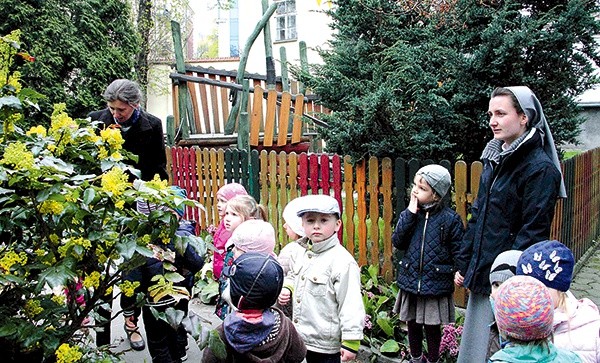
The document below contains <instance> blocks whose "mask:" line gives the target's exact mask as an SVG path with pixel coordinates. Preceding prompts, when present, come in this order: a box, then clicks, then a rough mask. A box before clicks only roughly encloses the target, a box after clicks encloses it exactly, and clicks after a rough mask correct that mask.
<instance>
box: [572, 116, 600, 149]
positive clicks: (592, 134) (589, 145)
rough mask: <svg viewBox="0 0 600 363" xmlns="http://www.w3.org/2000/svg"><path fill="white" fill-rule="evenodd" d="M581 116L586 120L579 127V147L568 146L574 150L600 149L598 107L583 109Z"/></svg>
mask: <svg viewBox="0 0 600 363" xmlns="http://www.w3.org/2000/svg"><path fill="white" fill-rule="evenodd" d="M581 115H582V116H584V117H585V118H586V119H587V120H586V121H585V122H584V123H583V124H582V125H581V133H580V134H579V137H577V140H578V141H579V143H580V144H579V145H569V147H568V148H570V149H575V150H590V149H594V148H597V147H600V105H598V106H595V107H585V108H584V109H583V110H582V111H581Z"/></svg>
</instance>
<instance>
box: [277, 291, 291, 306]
mask: <svg viewBox="0 0 600 363" xmlns="http://www.w3.org/2000/svg"><path fill="white" fill-rule="evenodd" d="M291 295H292V294H291V293H290V290H289V289H287V288H285V287H284V288H283V289H281V293H280V294H279V297H278V298H277V302H279V305H281V306H283V305H287V303H289V302H290V298H291Z"/></svg>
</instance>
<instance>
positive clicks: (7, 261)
mask: <svg viewBox="0 0 600 363" xmlns="http://www.w3.org/2000/svg"><path fill="white" fill-rule="evenodd" d="M26 263H27V254H25V252H20V253H16V252H15V251H13V250H9V251H6V252H4V253H3V254H2V257H0V271H2V273H5V274H7V273H10V269H11V268H12V267H13V265H15V264H16V265H25V264H26Z"/></svg>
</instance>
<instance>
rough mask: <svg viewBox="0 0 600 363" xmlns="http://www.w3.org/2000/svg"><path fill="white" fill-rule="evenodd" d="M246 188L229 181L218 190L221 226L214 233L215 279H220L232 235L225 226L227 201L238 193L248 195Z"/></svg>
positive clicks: (218, 209)
mask: <svg viewBox="0 0 600 363" xmlns="http://www.w3.org/2000/svg"><path fill="white" fill-rule="evenodd" d="M247 194H248V192H246V189H245V188H244V186H243V185H242V184H238V183H229V184H225V185H223V186H222V187H221V188H220V189H219V191H217V211H218V212H219V220H220V222H219V226H218V227H217V230H216V231H215V234H214V235H213V244H214V246H215V251H214V253H213V276H214V278H215V280H219V277H220V276H221V271H222V270H223V259H224V258H225V245H226V244H227V240H228V239H229V237H231V231H228V230H227V229H226V228H225V223H224V222H225V209H226V208H227V201H229V200H230V199H232V198H233V197H235V196H237V195H247Z"/></svg>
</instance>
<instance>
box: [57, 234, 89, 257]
mask: <svg viewBox="0 0 600 363" xmlns="http://www.w3.org/2000/svg"><path fill="white" fill-rule="evenodd" d="M75 246H81V247H83V249H84V250H88V249H90V248H91V247H92V242H90V240H89V239H85V238H83V237H75V238H68V239H65V240H64V245H62V246H60V247H58V253H60V256H61V257H63V258H64V257H67V253H68V252H69V251H70V250H71V248H73V249H72V251H73V254H74V255H77V256H79V257H80V258H81V256H82V255H83V253H78V252H77V249H75V248H74V247H75Z"/></svg>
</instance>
